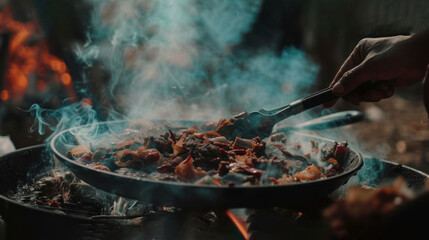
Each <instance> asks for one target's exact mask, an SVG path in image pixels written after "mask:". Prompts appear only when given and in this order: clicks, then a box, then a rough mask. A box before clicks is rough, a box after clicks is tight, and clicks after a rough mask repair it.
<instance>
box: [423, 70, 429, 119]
mask: <svg viewBox="0 0 429 240" xmlns="http://www.w3.org/2000/svg"><path fill="white" fill-rule="evenodd" d="M423 103H424V105H425V108H426V112H427V113H428V118H429V65H427V67H426V74H425V77H424V79H423Z"/></svg>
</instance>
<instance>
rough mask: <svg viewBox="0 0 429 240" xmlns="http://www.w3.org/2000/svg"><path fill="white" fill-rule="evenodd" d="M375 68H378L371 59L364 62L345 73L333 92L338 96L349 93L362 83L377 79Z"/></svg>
mask: <svg viewBox="0 0 429 240" xmlns="http://www.w3.org/2000/svg"><path fill="white" fill-rule="evenodd" d="M374 69H376V68H375V66H374V63H372V62H371V63H370V62H369V61H365V62H362V63H361V64H359V65H358V66H356V67H354V68H352V69H350V70H349V71H347V72H346V73H344V75H343V76H342V77H341V78H340V80H339V81H338V82H337V83H336V84H335V85H334V87H333V89H332V92H333V93H334V94H335V95H336V96H338V97H342V96H344V95H347V94H348V93H349V92H351V91H353V90H354V89H355V88H357V87H358V86H359V85H361V84H362V83H365V82H367V81H370V80H372V79H375V76H376V73H375V71H374Z"/></svg>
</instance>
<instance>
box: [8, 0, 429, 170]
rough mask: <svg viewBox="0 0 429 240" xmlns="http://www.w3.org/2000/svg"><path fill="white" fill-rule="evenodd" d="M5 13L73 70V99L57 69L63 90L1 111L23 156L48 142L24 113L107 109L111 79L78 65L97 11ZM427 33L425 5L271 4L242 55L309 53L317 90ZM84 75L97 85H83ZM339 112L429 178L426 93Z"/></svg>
mask: <svg viewBox="0 0 429 240" xmlns="http://www.w3.org/2000/svg"><path fill="white" fill-rule="evenodd" d="M0 3H1V2H0ZM2 9H3V10H2V11H3V12H4V11H5V9H9V10H10V12H11V14H12V16H13V19H14V20H16V21H18V22H23V23H26V22H34V21H36V22H37V23H38V25H39V26H40V29H38V30H37V31H35V34H34V35H35V36H34V37H32V38H29V40H27V41H30V40H31V41H33V42H29V43H27V44H28V45H37V44H39V43H40V42H42V41H43V42H46V44H47V47H48V49H49V53H50V54H51V55H53V56H55V57H57V58H58V59H60V60H62V61H63V62H64V63H65V64H66V66H67V69H68V72H67V73H68V74H69V75H70V76H71V79H72V81H73V82H72V87H71V88H73V89H72V90H74V91H73V93H71V91H72V90H70V89H69V88H70V85H67V84H65V83H66V81H65V80H67V79H64V78H62V77H61V76H60V77H59V79H60V81H63V80H64V81H63V84H57V85H55V81H56V80H55V76H56V74H57V73H58V71H56V70H55V68H54V69H53V70H52V69H51V72H52V74H51V75H52V76H53V77H52V78H53V79H54V80H52V82H48V81H47V80H46V81H47V84H48V86H51V85H52V86H53V85H55V86H56V87H49V88H48V89H47V90H46V89H45V90H44V91H43V92H42V93H41V92H38V91H37V89H38V88H35V89H32V88H31V84H29V87H28V88H27V90H26V92H25V94H24V95H23V97H22V98H20V99H18V100H16V99H15V100H14V99H13V96H9V98H7V99H6V98H5V97H6V96H4V97H3V98H2V99H3V100H2V103H1V105H0V135H3V136H5V135H9V136H10V137H11V139H12V141H13V143H14V144H15V146H16V147H17V148H22V147H25V146H30V145H34V144H38V143H42V142H43V140H44V139H45V138H46V135H44V136H40V135H38V134H37V133H30V132H29V128H30V126H31V125H32V123H33V121H34V120H33V118H32V117H30V115H29V113H28V112H26V111H24V110H26V109H29V108H30V106H31V105H32V104H33V103H38V104H40V105H41V106H44V107H47V108H58V107H60V106H62V105H64V104H65V103H64V101H63V99H65V98H68V99H69V101H79V100H81V99H82V98H85V97H90V98H91V99H93V100H94V101H95V102H99V103H101V104H108V100H105V99H102V94H101V93H100V90H101V89H103V85H104V83H105V82H106V78H107V77H106V73H105V72H104V71H103V70H102V67H99V66H97V65H96V64H95V65H94V66H92V67H91V68H87V67H85V66H83V65H81V64H79V63H77V61H76V59H75V58H74V54H73V47H74V46H75V44H76V43H80V44H83V43H84V41H85V36H86V35H85V34H86V31H87V30H88V27H89V21H90V12H91V5H90V4H87V2H86V1H83V0H74V1H69V0H38V1H34V0H13V1H9V2H3V3H2ZM3 19H4V15H3ZM427 28H429V1H425V0H410V1H394V0H389V1H385V0H265V1H263V2H262V6H261V9H260V12H259V14H258V17H257V19H256V21H255V23H254V24H253V27H252V28H251V30H250V31H249V32H247V33H246V34H245V37H244V40H243V41H242V43H241V44H240V46H239V47H242V48H252V49H255V48H271V49H273V50H274V51H276V52H278V53H279V54H280V52H281V51H282V50H283V49H285V48H287V47H290V46H294V47H296V48H299V49H302V50H303V51H305V52H306V53H307V54H308V55H309V57H310V58H311V60H312V61H314V62H315V63H316V64H317V65H318V66H320V73H319V75H318V80H317V82H316V84H315V86H312V88H314V89H318V88H323V87H325V86H327V85H328V84H329V83H330V82H331V80H332V78H333V77H334V75H335V73H336V71H337V70H338V68H339V67H340V66H341V64H342V62H343V61H344V60H345V59H346V58H347V56H348V54H349V53H350V52H351V51H352V49H353V48H354V46H355V45H356V44H357V43H358V41H359V40H360V39H362V38H365V37H380V36H393V35H399V34H405V35H408V34H412V33H415V32H419V31H422V30H424V29H427ZM0 34H1V42H0V81H1V83H2V84H1V85H0V86H1V87H2V90H3V89H4V88H5V86H6V77H5V75H4V74H5V72H6V70H7V69H8V68H9V67H10V65H9V62H8V56H7V54H8V51H7V49H8V47H9V44H10V39H11V33H10V31H8V29H7V28H6V27H5V22H4V21H2V22H1V24H0ZM82 73H86V75H87V76H89V77H90V78H91V80H90V81H83V80H82ZM57 75H58V74H57ZM43 76H46V75H43ZM43 81H45V80H43ZM43 81H42V82H43ZM30 83H31V82H30ZM45 84H46V83H45ZM42 85H43V84H42ZM81 89H86V91H81ZM106 101H107V103H106ZM95 107H97V106H95ZM335 109H337V110H343V109H358V110H361V111H363V112H365V113H366V116H367V120H366V121H365V122H362V123H358V124H355V125H353V126H350V127H347V128H345V129H344V130H345V131H351V132H352V133H353V134H358V135H359V137H360V138H361V139H362V141H363V142H367V145H368V149H369V151H371V148H376V147H377V146H378V145H379V144H381V143H386V144H387V146H388V152H389V153H388V156H387V157H388V159H389V160H392V161H395V162H399V163H404V164H409V165H412V166H415V167H418V168H420V169H423V170H425V171H426V172H429V167H428V165H429V164H428V162H429V159H428V157H429V155H428V154H427V152H426V151H427V149H429V148H428V146H429V145H428V143H429V130H428V127H427V124H426V123H425V122H422V121H421V120H425V119H426V118H427V117H426V113H425V111H424V108H423V105H422V103H421V93H420V86H418V85H417V86H415V87H411V88H408V89H403V90H400V91H398V93H397V95H396V96H395V97H393V98H391V99H389V100H385V101H383V102H381V103H365V104H361V106H353V105H350V104H347V103H344V102H342V101H341V102H340V103H339V104H338V105H337V106H336V107H335Z"/></svg>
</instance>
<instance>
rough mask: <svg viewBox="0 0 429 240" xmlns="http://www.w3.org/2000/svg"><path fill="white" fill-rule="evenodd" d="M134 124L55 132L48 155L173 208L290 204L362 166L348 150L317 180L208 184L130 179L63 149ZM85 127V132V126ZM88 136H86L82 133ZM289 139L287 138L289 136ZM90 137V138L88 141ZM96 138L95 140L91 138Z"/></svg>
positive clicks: (112, 188)
mask: <svg viewBox="0 0 429 240" xmlns="http://www.w3.org/2000/svg"><path fill="white" fill-rule="evenodd" d="M130 124H131V125H133V124H135V122H128V121H114V122H104V123H98V124H95V125H92V126H79V127H75V128H71V129H68V130H65V131H62V132H60V133H58V134H56V135H55V136H54V137H53V139H52V140H51V143H50V147H51V148H52V151H53V152H54V158H56V159H58V160H60V161H61V162H63V163H64V164H65V165H66V166H67V167H68V168H69V169H70V170H71V171H72V172H73V173H74V174H75V175H76V176H77V177H78V178H80V179H82V180H83V181H85V182H87V183H88V184H91V185H93V186H95V187H97V188H99V189H102V190H105V191H107V192H110V193H114V194H117V195H119V196H123V197H127V198H131V199H137V200H141V201H144V202H150V203H154V204H162V205H173V206H177V207H210V208H233V207H261V206H264V207H269V206H285V205H289V204H296V203H299V202H302V201H306V200H309V199H312V198H314V197H318V196H323V195H327V194H329V193H331V192H332V191H334V190H335V189H337V188H338V187H340V186H341V185H343V184H344V183H346V182H347V181H348V179H349V178H350V177H351V176H352V175H354V174H356V172H357V171H358V170H359V169H360V168H361V167H362V165H363V160H362V156H361V155H360V154H359V153H357V152H355V151H353V150H351V151H350V152H349V154H348V156H347V159H345V161H344V162H345V166H344V169H345V170H344V172H343V173H341V174H339V175H336V176H333V177H330V178H327V179H321V180H315V181H311V182H305V183H296V184H289V185H272V186H271V185H262V186H261V185H259V186H234V187H229V186H211V185H195V184H190V183H178V182H168V181H156V180H151V179H145V178H138V177H131V176H126V175H121V174H118V173H114V172H107V171H102V170H97V169H94V168H91V167H88V166H85V165H82V164H79V163H78V162H76V161H75V160H73V159H71V158H69V157H67V153H68V151H69V150H70V149H71V148H72V147H74V146H76V140H75V139H76V136H79V135H80V136H82V135H92V136H99V135H102V134H103V133H110V134H111V133H113V135H115V134H121V133H123V132H124V130H125V129H127V128H130ZM156 124H158V125H157V127H154V128H155V129H158V128H160V129H158V130H160V131H161V132H164V131H166V128H164V127H162V126H165V125H166V124H167V123H162V122H160V121H158V122H156ZM183 124H185V125H186V124H187V125H189V124H192V122H183V121H179V122H169V123H168V124H167V125H168V128H171V127H174V126H183ZM88 129H89V130H88ZM86 137H88V136H86ZM291 137H293V138H300V139H302V140H303V141H307V142H308V141H309V140H310V139H314V140H317V141H321V142H331V143H332V141H331V140H328V139H322V138H317V137H314V136H308V135H304V134H294V136H291ZM291 137H290V138H291ZM93 140H94V139H93ZM93 140H91V141H93ZM96 140H99V139H96Z"/></svg>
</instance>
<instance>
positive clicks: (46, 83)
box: [0, 7, 75, 101]
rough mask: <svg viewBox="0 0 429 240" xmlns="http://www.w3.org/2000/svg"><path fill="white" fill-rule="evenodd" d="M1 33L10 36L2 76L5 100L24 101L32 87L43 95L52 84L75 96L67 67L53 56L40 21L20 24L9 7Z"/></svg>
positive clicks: (0, 94) (2, 18) (0, 95)
mask: <svg viewBox="0 0 429 240" xmlns="http://www.w3.org/2000/svg"><path fill="white" fill-rule="evenodd" d="M0 31H1V32H2V33H4V36H6V35H9V43H8V46H7V55H6V57H5V63H2V64H5V73H4V76H0V78H3V86H2V87H3V89H2V90H1V92H0V98H1V101H7V100H9V99H13V100H18V101H19V100H22V99H23V97H24V96H25V94H26V93H27V92H28V91H29V90H30V89H29V88H35V90H36V91H37V92H38V93H39V94H43V93H44V91H46V90H47V88H48V87H50V85H52V84H62V85H63V87H64V89H65V90H66V92H67V95H68V97H69V98H73V97H74V96H75V92H74V89H73V86H72V77H71V75H70V73H69V71H68V69H67V66H66V64H65V63H64V61H63V60H61V59H59V58H58V57H56V56H54V55H52V54H50V52H49V49H48V46H47V42H46V40H45V39H44V38H41V37H40V36H41V34H40V32H41V29H40V27H39V25H38V23H37V20H34V21H30V22H25V23H24V22H19V21H16V20H14V19H13V16H12V13H11V10H10V8H9V7H5V8H4V9H3V12H0ZM30 41H31V43H29V42H30ZM3 42H5V41H3ZM6 42H7V41H6ZM33 82H34V84H32V83H33Z"/></svg>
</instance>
